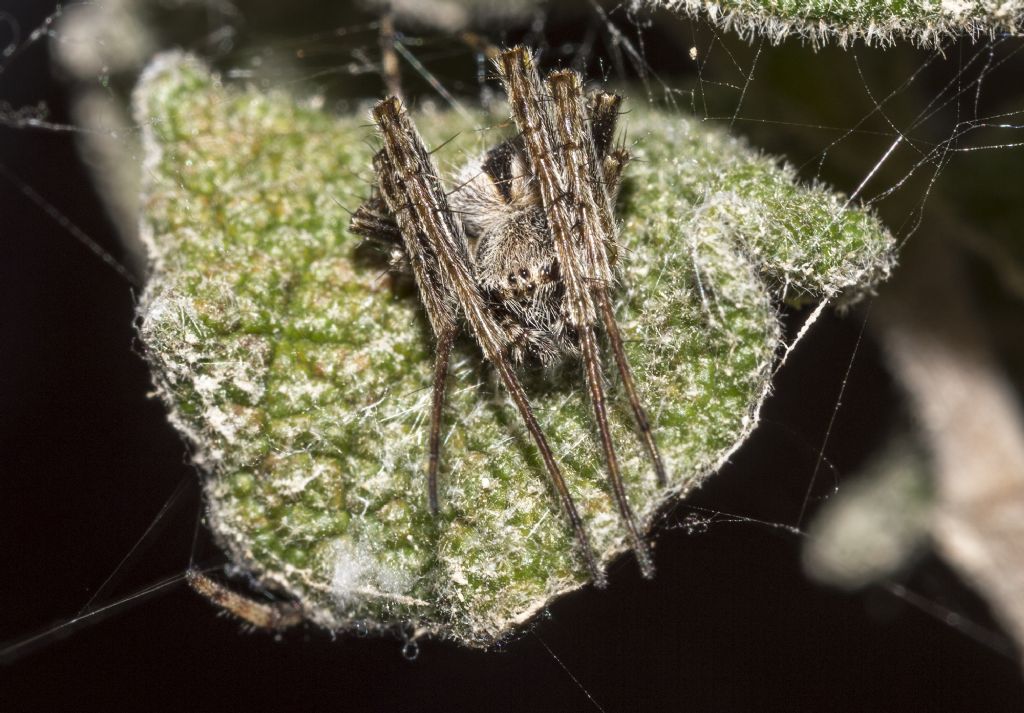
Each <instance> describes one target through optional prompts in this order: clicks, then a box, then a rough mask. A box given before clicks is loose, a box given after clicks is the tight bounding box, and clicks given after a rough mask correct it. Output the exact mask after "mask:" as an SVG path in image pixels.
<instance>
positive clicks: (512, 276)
mask: <svg viewBox="0 0 1024 713" xmlns="http://www.w3.org/2000/svg"><path fill="white" fill-rule="evenodd" d="M508 283H509V284H510V285H514V284H516V273H514V272H510V273H508Z"/></svg>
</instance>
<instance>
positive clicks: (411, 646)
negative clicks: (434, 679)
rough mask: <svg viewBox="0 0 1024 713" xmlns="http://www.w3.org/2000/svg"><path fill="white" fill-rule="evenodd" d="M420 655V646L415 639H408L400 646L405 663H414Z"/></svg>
mask: <svg viewBox="0 0 1024 713" xmlns="http://www.w3.org/2000/svg"><path fill="white" fill-rule="evenodd" d="M419 655H420V645H419V644H418V643H417V642H416V640H415V639H410V640H409V641H406V642H405V643H404V644H402V658H404V659H405V660H406V661H415V660H416V659H417V658H419Z"/></svg>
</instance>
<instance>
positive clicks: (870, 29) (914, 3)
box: [630, 0, 1024, 48]
mask: <svg viewBox="0 0 1024 713" xmlns="http://www.w3.org/2000/svg"><path fill="white" fill-rule="evenodd" d="M630 4H631V5H633V6H637V7H640V6H645V7H656V8H666V9H669V10H673V11H676V12H681V13H685V14H687V15H690V16H693V17H702V18H707V19H708V20H710V21H711V22H713V23H715V24H716V25H718V26H719V27H722V28H723V29H725V30H730V31H735V32H737V33H739V34H740V35H741V36H744V37H747V38H750V39H754V38H755V37H757V38H764V39H767V40H768V41H769V42H773V43H776V44H777V43H780V42H783V41H784V40H786V39H787V38H789V37H792V36H797V37H800V38H802V39H804V40H807V41H809V42H810V43H811V44H812V45H814V46H820V45H823V44H826V43H828V42H832V41H834V42H836V43H837V44H839V45H840V46H844V47H845V46H849V45H852V44H854V43H855V42H863V43H864V44H866V45H880V46H887V45H892V44H895V43H896V42H897V41H898V40H904V39H905V40H909V41H911V42H913V43H914V44H916V45H918V46H921V47H928V48H941V47H942V46H943V44H945V43H947V42H949V41H951V40H956V39H957V38H958V37H961V36H963V35H966V36H968V37H971V38H979V37H995V36H997V35H999V34H1002V33H1009V34H1013V35H1019V34H1020V32H1021V29H1022V26H1024V2H1022V0H631V3H630Z"/></svg>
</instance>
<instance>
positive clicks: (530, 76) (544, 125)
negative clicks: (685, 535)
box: [498, 47, 654, 578]
mask: <svg viewBox="0 0 1024 713" xmlns="http://www.w3.org/2000/svg"><path fill="white" fill-rule="evenodd" d="M498 67H499V72H500V75H501V79H502V81H503V83H504V85H505V92H506V94H507V95H508V98H509V105H510V106H511V109H512V118H513V119H514V121H515V123H516V126H517V127H518V128H519V131H520V133H521V134H522V135H523V138H524V141H525V143H526V148H527V154H528V156H529V158H530V163H531V166H532V168H533V175H534V177H535V179H536V181H537V185H538V189H539V191H540V196H541V202H542V203H543V206H544V212H545V215H546V217H547V221H548V228H549V230H550V231H551V236H552V240H553V242H554V245H555V251H556V254H557V255H558V260H559V263H560V265H561V269H562V276H563V281H564V284H565V304H566V306H567V317H568V320H569V322H570V324H571V325H572V326H573V327H574V328H575V329H576V330H577V333H578V335H579V342H580V351H581V352H582V356H583V366H584V372H585V374H586V378H587V385H588V387H589V390H590V400H591V403H592V405H593V408H594V416H595V419H596V421H597V426H598V431H599V433H600V437H601V446H602V450H603V451H604V456H605V464H606V466H607V469H608V476H609V479H610V481H611V484H612V491H613V493H614V496H615V501H616V504H617V505H618V508H619V513H620V514H621V516H622V520H623V522H624V523H625V525H626V531H627V534H628V537H629V541H630V546H631V547H632V549H633V552H634V553H635V556H636V559H637V563H638V564H639V566H640V571H641V573H642V574H643V575H644V576H645V577H648V578H650V577H652V576H654V564H653V561H652V558H651V554H650V550H649V549H648V547H647V543H646V542H645V541H644V539H643V537H642V536H641V534H640V527H639V524H638V523H637V519H636V515H635V514H634V513H633V510H632V508H631V507H630V505H629V502H628V500H627V498H626V492H625V486H624V484H623V482H622V473H621V471H620V469H619V463H618V457H617V455H616V453H615V446H614V443H613V442H612V437H611V429H610V427H609V425H608V412H607V404H606V400H605V394H604V386H603V383H602V372H601V358H600V354H599V353H598V349H597V336H596V332H595V324H596V322H597V314H596V310H595V304H594V302H595V299H594V297H595V295H594V294H593V292H594V289H593V287H594V285H595V284H598V285H603V286H604V295H605V296H607V285H608V284H609V283H610V282H611V267H610V265H609V264H608V257H607V253H606V251H605V249H604V237H603V234H602V233H601V232H600V223H599V219H598V218H597V215H596V211H595V210H594V209H593V206H591V205H589V203H590V201H589V200H588V199H587V195H586V194H587V193H589V188H587V186H589V184H591V183H592V181H591V179H590V176H591V169H590V168H589V167H588V166H587V163H586V160H587V157H588V154H589V155H590V156H593V155H594V148H593V141H592V139H591V138H590V131H589V130H588V129H587V127H586V125H585V119H584V108H583V94H582V81H581V80H580V78H579V75H578V74H576V73H575V72H558V73H555V74H554V75H552V78H551V80H550V82H549V90H551V91H552V93H553V94H555V96H556V102H555V109H556V111H555V119H556V121H555V123H556V125H557V127H558V133H559V138H560V140H561V144H562V146H561V147H560V148H561V151H560V152H556V149H555V141H554V137H553V135H552V130H551V117H550V116H549V114H548V112H547V109H546V108H545V104H544V97H543V96H542V89H541V82H540V76H539V75H538V73H537V69H536V66H535V65H534V63H533V58H532V57H531V56H530V53H529V52H528V51H527V50H526V49H525V48H524V47H514V48H512V49H510V50H506V51H505V52H502V54H501V56H500V57H499V60H498ZM559 96H560V97H561V101H559V100H558V97H559ZM574 97H575V98H574ZM581 140H582V141H583V142H585V143H587V148H586V151H584V149H583V147H582V146H581V145H580V141H581ZM574 229H575V230H576V231H577V232H578V233H579V234H580V235H581V237H582V240H581V241H577V240H574V239H573V237H572V234H573V231H574ZM580 243H582V245H581V244H580ZM585 266H586V267H585ZM598 292H600V290H598ZM606 299H607V297H606ZM598 301H600V296H598Z"/></svg>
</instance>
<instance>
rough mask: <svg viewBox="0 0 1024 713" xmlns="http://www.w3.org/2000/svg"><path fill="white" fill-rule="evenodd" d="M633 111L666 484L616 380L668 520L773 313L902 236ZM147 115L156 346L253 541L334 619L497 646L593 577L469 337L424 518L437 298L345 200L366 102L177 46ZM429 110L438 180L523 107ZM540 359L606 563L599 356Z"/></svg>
mask: <svg viewBox="0 0 1024 713" xmlns="http://www.w3.org/2000/svg"><path fill="white" fill-rule="evenodd" d="M629 108H630V110H631V111H630V113H629V114H628V115H626V116H625V117H624V123H625V124H626V126H625V129H626V132H627V133H626V135H627V137H628V138H627V145H628V147H629V150H630V151H631V153H632V154H633V156H634V157H635V159H636V160H635V161H633V162H632V163H631V164H630V165H629V167H628V169H627V177H626V182H625V185H624V188H623V191H622V195H621V196H620V199H619V206H618V210H617V212H618V217H619V219H620V221H621V231H620V243H621V246H620V248H619V251H618V254H619V256H620V257H619V265H620V272H621V281H620V285H619V286H618V288H617V290H616V301H617V307H616V308H617V310H618V315H619V320H620V324H621V326H622V329H623V331H624V333H625V335H626V338H627V340H628V344H627V348H628V354H629V358H630V360H631V362H632V364H633V367H634V372H635V375H636V377H637V382H638V386H639V389H640V393H641V397H642V399H643V400H644V402H645V403H646V404H647V405H648V408H649V412H650V415H651V418H652V421H653V423H654V426H655V433H656V438H657V441H658V443H659V445H660V447H661V449H662V452H663V455H664V457H665V461H666V465H667V467H668V471H669V474H670V482H669V484H668V486H667V487H659V486H658V485H657V483H656V481H655V477H654V473H653V471H652V469H651V467H650V464H649V462H648V461H647V459H646V458H645V455H644V452H643V450H642V448H641V447H640V444H639V442H638V438H637V437H636V433H635V430H634V425H633V422H632V418H631V412H630V411H629V408H628V404H626V403H624V398H623V396H622V393H621V388H620V385H619V384H618V380H617V379H615V378H614V374H613V373H609V379H610V381H609V383H610V400H611V402H612V412H611V417H612V429H613V434H614V438H615V442H616V443H617V445H618V448H619V453H620V458H621V461H622V465H623V470H624V476H625V480H626V484H627V490H628V495H629V499H630V501H631V503H632V504H633V506H634V508H635V510H636V511H637V513H638V515H639V516H640V517H641V518H642V520H643V523H644V524H645V526H646V527H651V526H652V525H653V524H655V522H656V520H657V517H658V514H659V513H660V512H663V510H664V508H665V506H666V505H667V504H669V503H671V502H672V501H673V500H675V499H676V498H679V497H682V496H683V495H685V493H686V492H687V491H688V490H690V489H691V488H693V487H695V486H697V485H698V484H699V483H700V482H701V480H702V479H703V478H705V477H706V476H708V475H709V474H711V473H712V472H714V471H715V470H716V469H718V468H719V467H720V465H721V464H722V463H723V462H724V460H725V459H726V458H727V457H728V456H729V454H730V453H731V452H732V451H733V450H734V449H735V448H736V447H737V446H738V445H739V444H740V443H741V442H742V441H743V440H744V438H745V437H746V436H747V435H748V434H749V433H750V431H751V430H752V429H753V427H754V426H755V424H756V422H757V415H758V410H759V408H760V404H761V402H762V400H763V398H764V397H765V395H766V393H767V391H768V389H769V377H770V374H771V370H772V367H773V365H774V364H775V363H776V358H777V354H778V351H779V347H780V338H781V334H780V328H779V324H778V311H777V310H778V307H779V305H780V304H781V303H782V302H783V301H784V300H790V301H803V300H807V299H810V298H813V299H815V300H831V299H833V298H840V297H842V298H843V299H850V298H851V296H855V295H858V294H863V293H864V292H865V291H868V290H870V289H871V288H872V286H873V285H875V284H876V283H877V282H879V281H880V280H882V279H884V278H885V277H886V275H887V274H888V272H889V270H890V268H891V266H892V264H893V247H894V245H893V240H892V238H891V236H890V235H889V233H888V232H886V231H885V230H884V229H883V228H882V227H881V226H880V225H879V223H878V222H877V220H876V219H875V218H874V217H873V216H871V215H870V214H868V213H867V212H865V211H862V210H860V209H856V208H853V209H851V208H848V207H847V205H846V203H847V201H845V199H844V198H843V197H842V196H839V195H836V194H834V193H831V192H828V191H825V190H823V189H822V188H820V187H805V186H800V185H798V184H797V183H796V182H795V180H794V174H793V172H792V171H791V170H790V169H788V168H786V167H780V166H779V165H778V164H777V163H776V162H775V161H774V160H773V159H771V158H768V157H764V156H761V155H759V154H758V153H757V152H756V151H754V150H752V149H751V148H749V147H748V146H746V145H745V144H744V143H743V142H742V141H740V140H738V139H735V138H732V137H729V136H727V135H725V134H723V133H720V132H718V131H716V130H712V129H709V128H707V127H706V126H702V125H700V124H698V123H696V122H692V121H690V120H688V119H685V118H683V117H681V116H678V115H675V114H670V113H666V112H664V111H660V110H656V109H652V108H648V107H645V106H644V105H642V104H640V105H637V104H632V105H630V107H629ZM135 111H136V117H137V120H138V121H139V124H140V126H142V127H143V131H144V137H143V139H144V150H145V156H144V161H145V166H144V173H145V187H144V191H143V221H142V222H143V232H144V235H145V237H146V240H147V242H148V244H149V249H150V253H151V260H152V265H153V270H152V276H151V279H150V282H149V284H148V286H147V288H146V291H145V294H144V296H143V299H142V302H141V306H140V314H141V333H142V338H143V340H144V342H145V345H146V352H147V358H148V360H149V362H150V363H151V365H152V369H153V374H154V381H155V383H156V385H157V389H158V391H159V392H160V394H161V395H162V397H163V398H164V400H165V401H166V403H167V404H168V407H169V410H170V413H171V419H172V421H173V423H174V424H175V425H176V426H177V427H178V429H179V430H180V431H181V432H182V433H183V434H184V435H185V436H186V437H187V438H188V440H189V441H190V443H191V445H192V447H193V450H194V457H195V460H196V462H197V463H198V464H199V465H200V466H201V468H202V469H203V470H204V472H205V474H206V475H205V492H206V497H207V501H208V520H209V524H210V526H211V528H212V530H213V532H214V533H215V536H216V537H217V539H218V541H219V542H220V543H221V544H222V545H223V547H224V548H225V549H226V550H227V552H228V553H229V555H230V557H231V559H232V560H233V561H234V562H235V563H236V564H238V565H240V566H242V567H244V568H245V569H246V570H247V571H249V572H251V573H252V574H253V575H254V577H255V578H256V579H257V580H258V581H259V582H261V583H262V584H263V585H264V586H267V587H269V588H271V589H273V590H275V591H278V592H284V593H287V594H288V595H290V596H292V597H294V598H295V599H296V600H297V601H298V602H299V603H300V604H301V606H302V609H303V611H304V612H305V615H306V617H307V618H308V619H309V620H310V621H313V622H316V623H317V624H319V625H321V626H324V627H326V628H328V629H331V630H345V629H351V628H359V629H364V628H365V629H371V630H377V629H379V630H383V629H390V628H396V627H404V629H405V630H406V631H409V630H412V631H414V632H416V633H417V634H419V633H430V634H434V635H438V636H445V637H450V638H453V639H456V640H459V641H461V642H463V643H466V644H469V645H476V646H486V645H490V644H492V643H494V642H495V641H497V640H499V639H501V638H502V637H503V636H506V635H508V634H509V633H510V632H512V631H515V630H516V628H517V627H518V626H519V625H521V624H522V623H524V622H526V621H527V620H529V619H530V617H531V616H533V615H534V614H535V613H536V612H537V611H539V610H540V609H542V608H543V607H544V606H545V605H547V604H548V603H550V601H551V600H552V599H553V598H554V597H556V596H558V595H560V594H562V593H565V592H567V591H570V590H572V589H574V588H578V587H580V586H583V585H584V584H585V583H586V571H585V567H584V566H583V563H582V561H581V558H580V557H579V555H578V551H577V549H576V546H575V544H574V538H573V534H572V531H571V528H570V527H569V525H568V522H567V518H566V517H565V516H564V513H563V512H562V511H561V510H560V508H559V506H558V502H557V500H556V498H555V495H554V492H553V488H552V486H551V484H550V483H549V482H548V479H547V477H546V474H545V471H544V470H543V468H542V466H541V463H540V459H539V457H538V455H537V453H536V451H535V449H534V447H533V445H532V443H531V441H530V439H529V437H528V435H527V434H526V433H525V429H524V428H523V426H522V424H521V421H520V419H519V417H518V414H517V412H516V411H515V408H514V406H513V405H512V404H511V403H510V402H508V401H507V399H506V398H505V396H504V394H503V391H502V390H501V389H500V388H499V387H497V386H496V385H495V384H496V382H495V380H494V378H493V374H492V371H491V369H490V368H489V367H488V366H487V365H486V363H484V362H483V360H482V358H481V356H480V353H479V349H478V348H477V347H476V346H475V344H474V343H473V342H472V341H471V340H470V339H469V338H468V337H467V338H465V339H464V340H463V341H462V342H460V343H459V344H458V346H457V349H456V352H455V356H454V359H453V367H452V370H451V372H452V373H451V377H450V384H449V390H448V402H447V405H446V409H445V425H444V430H443V465H442V473H441V487H440V496H441V501H442V509H441V513H440V515H439V516H438V517H432V516H431V515H430V514H429V512H428V509H427V502H426V499H427V498H426V495H427V492H426V491H427V489H426V478H425V466H426V454H427V451H426V441H427V430H428V422H429V405H430V394H431V391H430V384H431V377H432V338H431V335H430V331H429V327H428V325H427V321H426V319H425V315H424V313H423V310H422V308H421V306H420V305H419V302H418V300H417V298H416V294H415V290H414V289H410V288H409V286H408V284H407V282H405V281H403V280H402V279H400V278H398V277H396V276H393V275H390V274H389V273H388V272H387V270H386V265H385V263H384V262H383V261H382V260H380V259H378V258H375V257H374V255H373V254H372V253H373V251H372V250H371V251H367V250H366V249H365V248H366V246H361V245H360V241H359V240H358V239H356V238H355V237H353V236H352V235H351V234H350V233H349V231H348V222H349V212H348V210H346V208H349V209H351V208H354V207H355V206H356V205H358V203H359V202H360V200H362V199H363V198H365V197H366V195H367V194H368V193H369V190H370V185H371V182H372V169H371V156H372V151H373V149H372V145H373V143H374V142H373V130H372V128H371V127H370V126H369V122H368V120H367V119H366V118H365V117H364V116H362V115H359V116H348V117H341V118H339V117H335V116H330V115H328V114H325V113H323V112H321V111H318V110H316V109H315V108H313V107H309V106H300V105H298V104H296V103H295V102H294V100H293V99H291V98H289V97H287V96H285V95H283V94H276V93H271V94H265V93H260V92H258V91H256V90H253V89H238V88H232V87H225V86H223V85H222V84H221V83H220V81H219V80H218V78H217V77H216V76H214V75H212V74H211V73H210V72H209V70H208V69H206V68H205V67H204V66H203V65H202V64H201V63H199V62H198V61H196V60H194V59H192V58H189V57H188V56H186V55H181V54H171V55H165V56H162V57H160V58H158V59H157V60H156V61H155V62H154V64H153V65H152V66H151V67H150V68H149V70H147V72H146V73H145V75H144V77H143V78H142V81H141V83H140V85H139V87H138V89H137V91H136V96H135ZM415 121H416V123H417V124H418V125H419V127H420V128H421V130H422V132H423V134H424V136H425V139H426V141H427V142H428V145H430V146H439V145H440V144H441V143H443V142H444V141H447V140H449V139H452V137H453V136H454V137H455V138H454V139H453V140H451V142H450V143H447V144H446V145H445V146H444V147H443V148H442V149H441V150H439V151H438V152H437V153H435V154H434V158H435V161H436V162H437V163H438V165H439V167H440V170H441V172H442V174H443V175H454V173H455V172H456V170H457V169H458V167H459V166H460V165H462V164H463V163H464V162H465V160H466V159H467V157H469V156H471V155H473V154H475V153H478V152H479V151H481V150H483V149H485V148H486V147H487V146H489V145H492V144H494V143H496V142H497V141H499V140H500V138H502V137H503V136H505V135H507V130H504V131H506V133H502V130H500V129H487V130H478V128H477V127H478V126H500V125H502V123H503V122H502V120H501V117H498V116H494V115H486V114H483V113H480V114H478V115H477V116H476V117H475V118H474V119H472V120H469V119H466V118H462V117H460V116H459V115H457V114H452V113H442V114H434V115H416V116H415ZM520 371H521V373H522V375H523V378H524V383H525V384H526V388H527V390H528V392H529V394H530V398H531V400H532V402H533V404H534V406H535V409H536V412H537V415H538V418H539V420H540V422H541V425H542V427H543V429H544V431H545V432H546V434H547V435H548V438H549V440H550V442H551V444H552V446H553V448H554V450H555V454H556V457H557V459H558V460H559V462H560V463H561V464H562V466H563V469H564V473H565V476H566V479H567V481H568V484H569V488H570V490H571V492H572V496H573V498H574V499H575V501H576V503H577V505H578V506H579V509H580V511H581V514H582V516H583V519H584V520H585V523H586V527H587V528H588V531H589V532H590V535H591V537H592V539H593V543H594V546H595V549H596V551H597V552H598V554H599V556H600V558H601V561H602V563H603V564H604V565H607V564H608V562H610V561H611V560H612V559H613V558H614V557H616V556H617V555H619V554H620V553H622V552H623V551H624V550H625V533H624V528H623V526H622V523H621V520H620V518H619V516H618V514H617V510H616V509H615V507H614V505H613V501H612V498H611V495H610V487H609V485H608V483H607V481H606V476H605V473H604V470H603V466H602V460H601V457H600V447H599V444H598V442H597V438H596V435H595V432H594V431H595V429H594V427H593V424H592V417H591V412H590V406H589V403H588V401H587V400H586V398H585V397H584V393H585V391H584V389H583V379H582V375H581V373H580V372H581V369H580V366H579V364H578V363H574V362H570V363H567V364H565V365H562V366H560V367H557V368H554V369H548V370H539V369H536V368H532V369H531V368H528V367H524V368H523V369H521V370H520ZM613 371H614V370H612V372H613ZM410 627H411V629H410Z"/></svg>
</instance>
